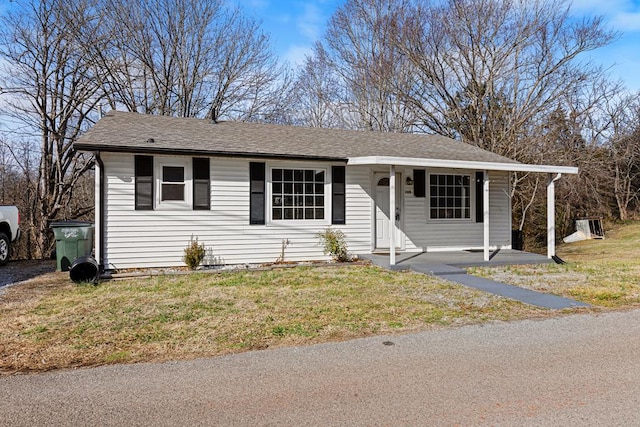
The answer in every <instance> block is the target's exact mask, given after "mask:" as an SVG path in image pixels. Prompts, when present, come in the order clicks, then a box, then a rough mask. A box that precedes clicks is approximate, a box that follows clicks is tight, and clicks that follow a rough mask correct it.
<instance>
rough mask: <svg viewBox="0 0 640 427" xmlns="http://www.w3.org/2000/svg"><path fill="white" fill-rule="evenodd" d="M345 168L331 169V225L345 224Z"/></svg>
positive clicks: (333, 167)
mask: <svg viewBox="0 0 640 427" xmlns="http://www.w3.org/2000/svg"><path fill="white" fill-rule="evenodd" d="M345 213H346V168H345V167H344V166H332V167H331V224H344V223H345V222H346V215H345Z"/></svg>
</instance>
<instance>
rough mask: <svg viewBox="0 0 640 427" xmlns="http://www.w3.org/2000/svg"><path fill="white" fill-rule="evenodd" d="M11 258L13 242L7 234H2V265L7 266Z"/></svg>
mask: <svg viewBox="0 0 640 427" xmlns="http://www.w3.org/2000/svg"><path fill="white" fill-rule="evenodd" d="M10 256H11V242H10V241H9V237H7V235H6V234H4V233H0V265H5V264H6V263H7V261H9V257H10Z"/></svg>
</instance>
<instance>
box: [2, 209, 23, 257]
mask: <svg viewBox="0 0 640 427" xmlns="http://www.w3.org/2000/svg"><path fill="white" fill-rule="evenodd" d="M19 237H20V212H18V208H17V207H15V206H0V265H5V264H6V263H7V261H9V257H10V256H11V245H12V244H13V243H14V242H15V241H16V240H18V238H19Z"/></svg>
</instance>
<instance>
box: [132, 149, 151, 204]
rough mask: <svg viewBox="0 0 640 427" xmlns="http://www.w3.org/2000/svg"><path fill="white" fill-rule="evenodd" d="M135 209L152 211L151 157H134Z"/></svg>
mask: <svg viewBox="0 0 640 427" xmlns="http://www.w3.org/2000/svg"><path fill="white" fill-rule="evenodd" d="M134 175H135V208H136V210H152V209H153V157H152V156H135V166H134Z"/></svg>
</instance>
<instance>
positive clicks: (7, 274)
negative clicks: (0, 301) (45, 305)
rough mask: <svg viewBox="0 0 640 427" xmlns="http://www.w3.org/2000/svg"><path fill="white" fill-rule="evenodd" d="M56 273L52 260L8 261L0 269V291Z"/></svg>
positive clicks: (54, 263)
mask: <svg viewBox="0 0 640 427" xmlns="http://www.w3.org/2000/svg"><path fill="white" fill-rule="evenodd" d="M52 271H56V262H55V261H54V260H28V261H9V263H8V264H7V265H5V266H3V267H0V289H2V288H5V287H8V286H12V285H16V284H18V283H21V282H24V281H27V280H29V279H33V278H34V277H37V276H39V275H41V274H45V273H50V272H52Z"/></svg>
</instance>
